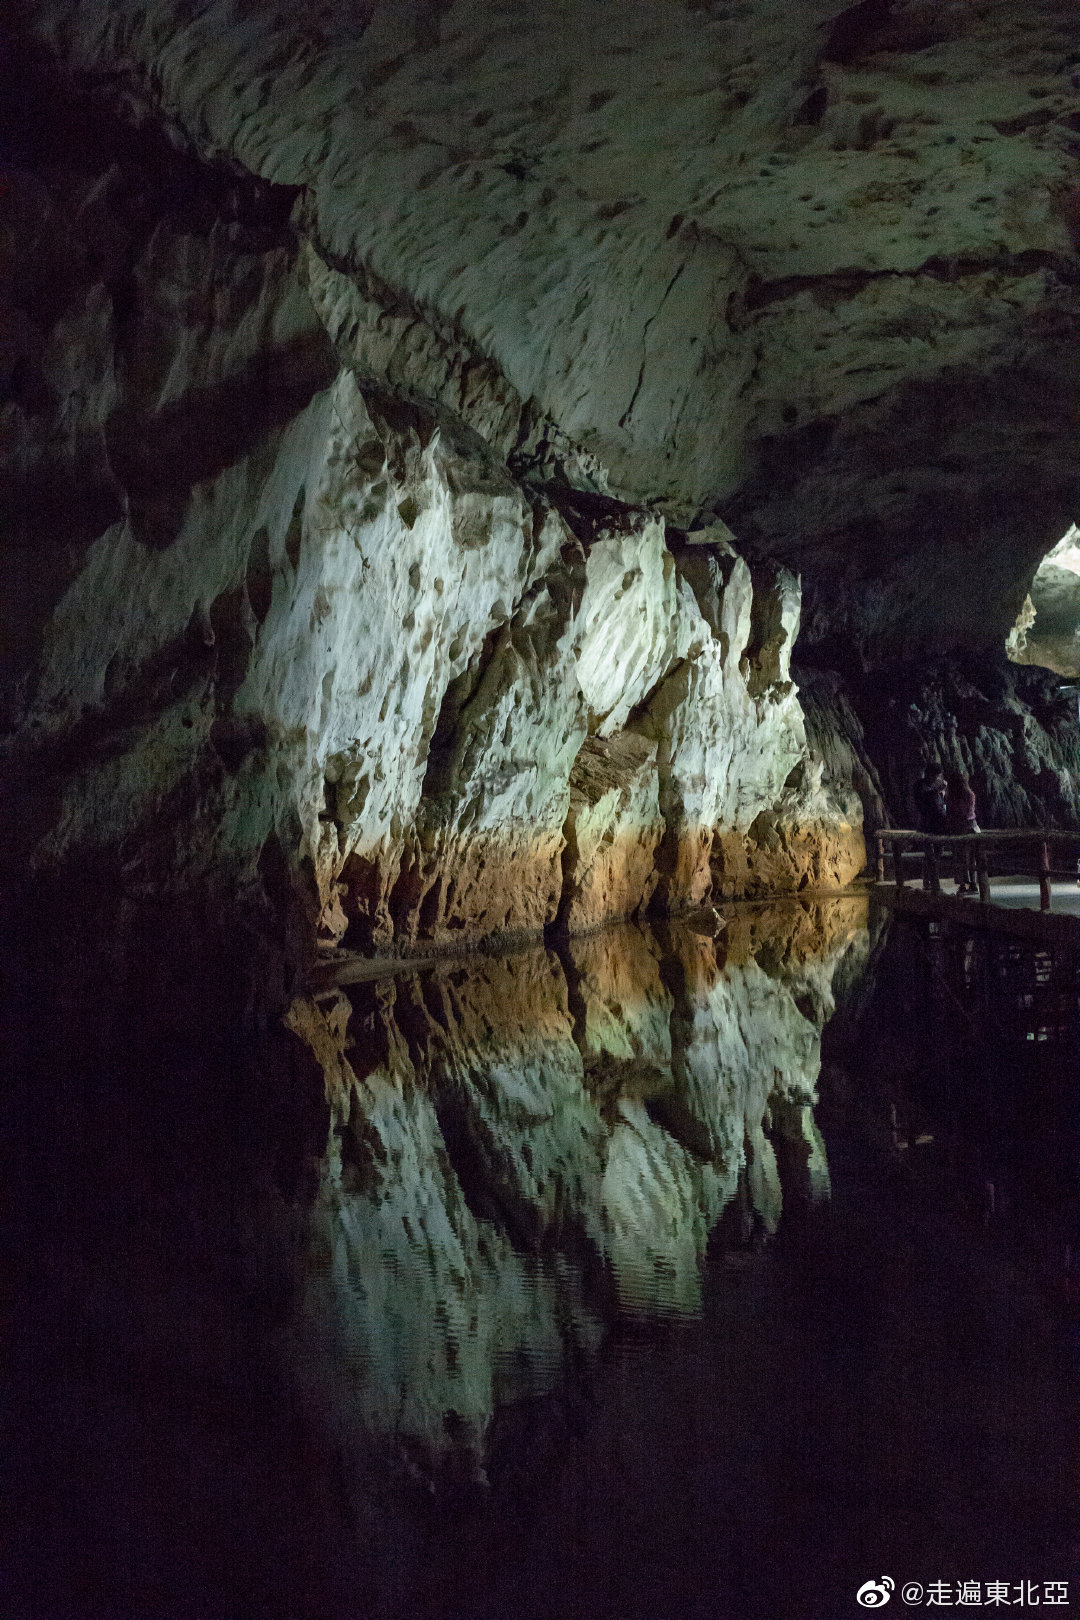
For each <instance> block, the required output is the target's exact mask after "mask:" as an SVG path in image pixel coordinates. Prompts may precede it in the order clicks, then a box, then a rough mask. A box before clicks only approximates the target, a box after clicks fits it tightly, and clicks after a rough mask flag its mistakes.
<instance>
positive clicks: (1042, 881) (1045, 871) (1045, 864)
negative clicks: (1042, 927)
mask: <svg viewBox="0 0 1080 1620" xmlns="http://www.w3.org/2000/svg"><path fill="white" fill-rule="evenodd" d="M1039 910H1040V911H1049V910H1050V845H1049V844H1048V843H1047V841H1046V839H1045V838H1044V839H1042V841H1041V842H1040V844H1039Z"/></svg>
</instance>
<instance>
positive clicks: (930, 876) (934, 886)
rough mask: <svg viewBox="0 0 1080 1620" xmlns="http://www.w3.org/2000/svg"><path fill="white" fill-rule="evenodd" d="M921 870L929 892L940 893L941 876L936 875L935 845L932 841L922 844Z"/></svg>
mask: <svg viewBox="0 0 1080 1620" xmlns="http://www.w3.org/2000/svg"><path fill="white" fill-rule="evenodd" d="M923 871H924V873H925V874H926V887H927V888H928V889H929V890H930V893H931V894H940V893H941V878H940V876H939V875H938V864H937V845H936V844H935V843H933V842H930V843H927V844H924V846H923Z"/></svg>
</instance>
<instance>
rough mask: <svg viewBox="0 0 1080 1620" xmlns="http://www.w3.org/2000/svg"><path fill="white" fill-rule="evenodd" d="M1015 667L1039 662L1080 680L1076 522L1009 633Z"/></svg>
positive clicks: (1045, 564)
mask: <svg viewBox="0 0 1080 1620" xmlns="http://www.w3.org/2000/svg"><path fill="white" fill-rule="evenodd" d="M1005 651H1006V652H1007V654H1008V656H1009V657H1010V658H1011V659H1012V661H1013V663H1014V664H1038V665H1040V666H1041V667H1042V668H1043V669H1052V670H1053V671H1054V672H1055V673H1056V674H1058V675H1064V676H1066V677H1067V678H1068V679H1070V680H1075V679H1077V678H1080V526H1078V525H1077V524H1075V523H1074V524H1072V525H1071V527H1070V528H1069V530H1068V532H1067V533H1066V534H1064V535H1063V536H1062V538H1061V539H1060V540H1059V541H1058V543H1057V545H1056V546H1055V547H1054V548H1053V550H1052V551H1049V552H1047V554H1046V556H1045V557H1044V558H1043V560H1042V562H1041V563H1040V564H1039V567H1038V570H1037V572H1036V574H1035V578H1034V579H1033V580H1032V582H1031V590H1030V591H1029V592H1028V595H1027V596H1026V598H1025V599H1024V605H1023V607H1022V608H1021V609H1020V612H1019V614H1018V615H1017V619H1016V623H1015V624H1014V625H1013V628H1012V630H1011V631H1010V632H1009V635H1008V639H1007V640H1006V643H1005Z"/></svg>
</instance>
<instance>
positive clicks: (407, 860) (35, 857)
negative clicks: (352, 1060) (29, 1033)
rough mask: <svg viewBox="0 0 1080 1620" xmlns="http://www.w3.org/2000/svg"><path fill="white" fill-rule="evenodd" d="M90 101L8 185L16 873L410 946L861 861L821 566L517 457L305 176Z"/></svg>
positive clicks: (817, 881) (831, 880) (842, 876)
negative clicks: (448, 373) (738, 542)
mask: <svg viewBox="0 0 1080 1620" xmlns="http://www.w3.org/2000/svg"><path fill="white" fill-rule="evenodd" d="M85 116H86V121H87V123H86V134H85V140H84V142H83V145H82V147H81V148H80V149H79V150H78V151H75V152H72V151H69V150H68V149H67V147H66V146H64V147H63V149H62V150H60V149H57V150H50V149H48V148H47V140H48V136H47V132H44V133H41V135H40V141H42V142H45V143H46V147H45V149H44V155H43V151H42V150H39V151H38V152H37V155H36V167H30V166H28V167H25V168H16V169H14V170H13V178H12V180H11V182H10V184H7V185H6V186H5V188H4V190H3V192H2V194H0V211H2V213H3V219H4V229H5V232H6V234H5V236H4V259H3V274H4V277H5V280H4V285H3V298H4V305H3V310H4V320H5V321H6V323H7V324H6V327H5V331H6V334H7V347H6V348H5V350H4V356H5V365H6V367H7V371H6V378H5V387H6V390H7V392H6V397H5V400H4V403H3V406H2V411H3V424H4V429H5V432H4V440H3V454H4V457H5V465H6V485H5V489H6V495H5V500H6V502H7V506H6V518H7V522H6V526H5V535H4V544H3V548H2V552H3V561H2V566H3V568H4V570H5V575H4V578H5V590H4V593H3V600H4V604H5V608H6V609H7V610H8V611H9V613H10V615H11V622H10V624H9V626H8V634H7V637H6V641H5V658H6V669H5V681H4V706H5V708H4V723H5V742H4V747H5V777H4V780H5V791H6V794H7V802H8V805H9V808H10V822H11V825H12V827H13V828H14V829H15V832H14V836H13V839H12V841H11V844H10V845H9V848H8V851H7V854H8V857H9V861H10V872H11V875H12V878H13V880H14V881H20V882H21V881H23V880H24V879H25V877H26V875H27V874H30V875H31V876H32V877H33V879H34V881H37V882H40V881H43V880H44V879H45V877H46V876H47V875H48V874H49V873H52V872H56V871H58V870H61V869H63V868H64V867H65V865H68V866H69V867H70V868H71V869H72V871H76V870H77V871H78V872H80V873H82V874H85V873H87V872H91V871H95V870H98V871H100V872H101V873H102V874H103V882H106V881H107V882H109V883H112V884H115V885H116V886H117V889H118V892H119V893H120V894H121V895H123V896H126V897H128V898H130V899H131V901H132V902H133V903H138V902H140V901H145V903H146V904H147V906H149V907H152V906H153V905H155V904H161V903H162V901H163V899H164V897H165V896H166V895H168V894H172V895H174V896H185V895H188V894H190V893H192V892H193V891H194V890H197V889H198V888H199V886H200V885H206V884H210V883H212V884H215V885H217V888H218V890H219V891H220V893H221V895H222V897H223V900H222V903H223V904H225V903H226V900H225V898H224V897H225V896H226V895H227V894H228V892H229V891H230V887H231V890H232V892H233V893H234V894H236V893H249V894H250V895H251V896H252V897H253V900H252V903H254V900H255V899H256V898H257V899H258V900H259V905H261V907H262V913H261V914H262V915H263V916H264V919H265V915H266V912H267V908H269V912H270V913H274V912H277V913H278V914H280V912H281V910H282V908H283V907H288V906H291V907H292V908H293V909H294V910H295V909H297V908H299V910H300V912H301V913H302V918H301V932H302V931H303V929H304V928H306V929H307V930H308V933H309V935H310V937H311V939H312V940H313V939H314V936H315V933H316V931H318V932H319V933H320V934H321V936H322V937H323V938H324V939H325V940H328V941H334V940H340V939H342V938H343V937H344V938H345V939H346V940H347V942H348V943H349V944H356V945H358V946H360V947H361V948H363V949H379V950H385V949H394V950H398V949H407V948H409V947H410V946H411V945H413V944H414V943H415V942H416V941H417V940H419V939H430V940H435V941H438V942H439V943H440V944H443V945H448V944H453V943H455V942H458V941H468V940H475V939H477V938H479V937H483V936H487V935H491V934H500V933H506V932H511V933H512V932H519V931H532V932H537V931H539V930H541V929H543V928H544V927H545V926H547V925H549V924H555V923H558V924H559V925H560V926H561V927H563V928H564V929H567V930H570V931H577V930H581V929H583V928H589V927H593V926H595V925H597V924H599V923H601V922H603V921H605V920H608V919H610V918H612V917H616V916H626V915H630V914H633V913H635V912H639V911H641V910H642V909H643V908H644V907H646V906H648V905H650V904H653V905H656V906H660V907H664V908H667V909H675V910H677V909H680V908H683V907H686V906H689V905H695V904H699V903H701V902H703V901H706V900H707V899H709V898H710V896H712V895H714V894H716V895H720V894H731V893H748V892H759V891H763V890H768V889H778V888H781V889H782V888H798V887H804V888H805V887H808V886H810V887H820V886H829V885H835V884H837V883H843V882H844V881H845V880H846V879H847V878H848V877H850V876H851V875H853V874H854V872H855V871H857V870H858V868H859V866H860V865H861V864H862V856H863V851H862V844H861V834H860V832H859V827H858V824H857V821H853V820H852V819H851V817H850V816H849V815H847V814H846V812H845V810H844V809H843V807H840V806H838V805H836V804H832V803H828V802H827V801H826V799H825V798H824V797H823V795H822V790H821V787H820V780H819V778H818V776H817V775H816V774H815V768H814V766H813V764H812V762H811V760H810V757H809V751H808V748H807V744H806V738H805V733H804V728H803V721H802V714H801V710H800V707H799V703H798V697H797V693H796V690H795V687H794V685H793V683H792V681H791V679H790V670H789V661H790V653H791V646H792V643H793V641H794V638H795V635H796V633H797V628H798V618H799V585H798V581H797V579H795V577H794V576H792V575H791V574H790V573H788V572H787V571H786V570H784V569H783V568H781V567H779V566H778V565H777V566H772V567H768V568H763V569H761V570H760V571H759V572H758V574H757V576H756V577H752V576H751V571H750V569H749V568H748V566H747V564H746V563H745V562H744V561H743V560H742V559H740V558H739V557H738V555H737V554H736V552H735V551H734V550H733V548H732V547H731V546H730V544H729V543H728V542H727V541H726V540H725V539H724V538H723V536H722V533H721V531H720V530H715V531H713V530H710V531H705V532H704V534H698V535H690V536H687V535H686V534H685V532H684V531H681V530H676V529H669V527H668V525H667V523H666V522H665V519H664V518H663V516H661V515H658V514H657V513H656V512H655V511H654V510H652V509H650V508H647V507H639V506H633V505H629V504H627V503H626V502H623V501H618V500H615V499H613V498H611V497H609V496H605V495H603V494H602V493H600V492H598V491H592V492H590V491H588V490H577V491H575V490H572V489H570V488H569V487H568V486H567V485H566V484H565V483H556V482H552V481H550V480H545V479H542V478H538V477H536V476H535V475H536V473H537V467H536V466H535V465H534V466H533V468H532V474H533V476H530V477H529V478H526V477H525V476H524V473H523V470H522V468H521V467H520V466H517V464H516V463H515V464H514V466H511V464H510V463H511V462H513V456H512V455H510V460H509V462H508V460H507V454H509V451H508V449H507V446H508V444H509V440H505V441H503V440H500V437H499V432H500V431H501V430H499V429H498V421H497V420H496V418H497V416H498V412H497V411H496V408H495V404H496V403H497V402H495V403H492V405H491V409H492V411H493V412H494V413H495V415H494V416H492V418H491V420H490V421H488V422H487V433H488V436H487V437H485V436H482V435H481V434H480V433H479V431H478V430H477V427H476V422H477V421H479V420H480V418H479V417H478V416H477V414H476V410H473V409H472V406H471V405H468V404H467V402H465V403H463V401H462V398H461V397H460V394H459V396H458V397H457V398H456V405H457V407H458V408H457V409H456V410H453V411H452V410H451V409H450V408H449V407H448V406H447V405H446V403H445V398H446V397H448V396H447V394H446V390H445V389H444V388H443V386H442V384H441V383H440V380H439V379H440V375H441V373H440V372H439V371H438V367H437V365H436V362H435V360H434V359H433V358H432V356H431V354H429V353H427V351H421V352H420V353H419V357H418V358H416V357H415V356H414V358H415V359H416V364H415V367H414V369H413V370H411V371H410V370H409V367H408V366H406V365H405V363H404V361H403V360H402V358H401V354H400V352H399V351H400V343H399V340H398V339H397V338H394V337H393V333H392V332H391V336H390V338H389V339H388V344H389V347H388V349H387V350H386V351H385V352H382V353H381V358H380V356H377V355H375V354H373V353H371V352H367V353H366V355H364V356H361V355H358V352H357V341H358V340H357V338H356V335H355V333H354V332H353V330H352V327H351V326H350V324H349V320H350V318H351V317H349V310H350V309H351V308H352V305H350V304H349V300H348V297H347V296H346V294H347V292H348V287H352V295H353V296H354V298H356V299H358V298H360V296H361V295H360V293H359V292H357V290H356V287H355V285H354V284H352V283H349V284H348V287H347V286H346V283H345V279H344V277H343V276H342V275H341V274H340V273H338V272H332V271H330V270H329V269H326V270H325V274H324V278H323V281H322V282H321V283H318V284H317V283H316V279H315V278H314V277H313V272H312V265H311V253H310V250H309V249H308V248H306V247H305V246H304V244H303V243H302V241H301V239H300V237H299V236H298V234H297V232H296V229H295V226H294V225H293V224H292V223H290V219H289V214H290V210H291V209H292V206H293V200H294V199H293V197H292V194H291V193H288V192H283V191H281V190H280V189H275V188H273V187H270V186H266V185H265V184H263V183H262V182H256V181H253V180H251V179H250V178H248V177H245V176H243V175H241V174H237V173H235V172H234V171H232V170H228V169H225V168H212V167H210V166H208V165H206V164H205V163H203V162H200V161H197V160H196V159H194V158H193V157H191V156H190V154H187V153H181V152H177V151H175V150H174V149H173V147H172V146H170V144H169V143H168V141H166V140H165V138H164V137H163V136H162V135H161V133H160V132H159V131H156V130H154V129H150V130H145V131H143V133H142V134H141V135H139V136H138V137H137V138H136V136H135V135H133V134H132V132H131V131H130V130H129V129H127V128H126V127H125V126H121V125H119V124H118V123H117V120H116V115H115V111H114V110H110V109H106V110H105V111H104V112H102V110H101V109H100V108H98V107H97V106H96V104H94V105H93V106H89V107H88V108H87V109H86V110H85ZM110 143H111V144H110ZM140 143H141V144H140ZM45 158H48V160H49V161H47V162H46V161H45ZM46 250H47V251H48V252H50V253H51V254H53V255H54V256H55V258H56V261H57V263H58V264H60V265H62V266H63V267H64V274H63V275H62V276H60V275H58V276H57V277H56V278H55V279H54V280H53V281H50V282H48V283H47V284H43V283H42V282H41V281H40V278H39V276H38V267H39V264H40V258H41V254H42V253H43V252H44V251H46ZM334 277H336V278H337V279H336V282H335V284H334V285H335V290H334V294H333V297H331V296H330V292H329V291H328V287H329V286H330V282H331V279H332V278H334ZM369 292H370V289H367V290H366V291H365V292H364V297H367V296H368V293H369ZM388 319H391V322H393V320H396V319H397V317H396V316H394V315H393V312H392V311H391V312H389V314H388ZM394 330H396V328H394ZM401 341H404V340H401ZM410 352H411V351H410ZM377 360H378V361H379V363H380V364H382V366H383V372H382V374H377V371H376V361H377ZM459 383H460V386H461V388H466V391H467V385H466V384H465V383H464V382H462V381H461V379H459ZM422 386H423V387H426V390H427V392H426V394H425V395H422V394H421V392H420V390H421V387H422ZM455 386H458V385H457V384H455ZM468 386H471V385H468ZM477 386H479V384H477ZM470 398H471V399H472V403H473V405H475V403H476V399H475V395H471V396H470ZM476 409H477V410H479V406H477V407H476ZM499 420H501V418H499ZM516 431H517V430H516V429H515V432H516ZM500 448H501V450H502V451H503V452H505V453H504V454H499V453H498V451H499V449H500ZM515 468H516V470H515ZM540 470H543V469H542V468H541V469H540ZM582 479H583V480H584V474H582ZM702 540H704V542H705V543H699V542H701V541H702ZM691 542H694V543H691ZM762 818H764V819H762Z"/></svg>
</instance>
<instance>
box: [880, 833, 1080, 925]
mask: <svg viewBox="0 0 1080 1620" xmlns="http://www.w3.org/2000/svg"><path fill="white" fill-rule="evenodd" d="M874 840H875V843H876V846H877V876H878V882H879V883H884V882H885V846H886V844H887V843H888V842H890V841H891V843H892V858H893V874H894V879H895V882H896V886H897V888H898V889H902V888H903V887H904V869H903V859H902V857H903V853H904V845H905V844H916V845H918V846H920V847H921V848H922V851H923V873H924V876H925V879H926V886H927V888H928V889H929V890H930V891H931V893H932V894H940V893H941V879H940V875H939V872H938V862H937V852H938V849H939V848H940V846H941V845H942V844H949V845H956V844H961V845H963V844H971V845H974V848H975V870H976V874H977V876H978V881H979V899H980V900H981V901H982V902H983V903H984V904H985V902H986V901H988V900H989V899H990V874H989V871H988V869H987V865H986V848H987V845H988V844H1009V843H1033V844H1035V845H1036V846H1037V848H1036V854H1035V860H1036V865H1035V876H1036V877H1037V878H1038V880H1039V909H1040V910H1041V911H1049V910H1050V845H1051V844H1052V843H1071V844H1080V830H1077V831H1076V832H1068V831H1063V830H1062V829H1061V828H1058V827H998V828H992V829H990V830H988V831H986V830H980V831H979V832H976V833H948V832H943V833H928V832H921V831H920V830H919V829H918V828H917V827H879V828H878V829H877V830H876V832H875V833H874ZM1077 874H1078V875H1077V883H1078V884H1080V861H1078V863H1077Z"/></svg>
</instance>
